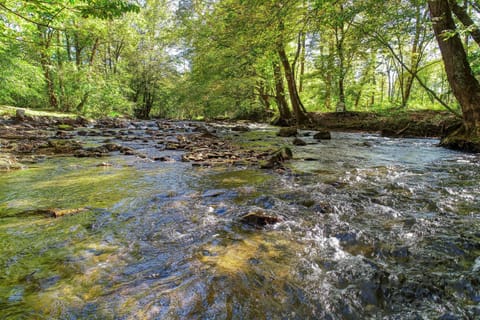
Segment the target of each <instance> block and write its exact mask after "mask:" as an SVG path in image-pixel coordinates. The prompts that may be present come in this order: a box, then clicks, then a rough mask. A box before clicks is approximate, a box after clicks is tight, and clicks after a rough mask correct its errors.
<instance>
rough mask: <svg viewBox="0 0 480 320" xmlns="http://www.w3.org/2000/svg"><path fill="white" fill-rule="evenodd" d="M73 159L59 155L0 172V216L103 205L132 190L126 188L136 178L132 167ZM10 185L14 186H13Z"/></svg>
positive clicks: (123, 196) (105, 205)
mask: <svg viewBox="0 0 480 320" xmlns="http://www.w3.org/2000/svg"><path fill="white" fill-rule="evenodd" d="M76 161H77V160H76V159H73V158H61V159H57V160H56V161H52V162H49V164H42V165H39V166H38V167H32V168H28V169H25V170H21V171H15V172H8V173H6V174H3V176H2V179H1V181H0V212H2V215H3V216H5V215H14V214H16V213H20V212H24V211H28V210H32V209H39V208H61V209H76V208H82V207H93V208H104V207H107V206H109V205H112V204H114V203H116V202H117V201H119V200H121V199H122V198H125V197H127V196H129V194H130V193H131V191H129V190H128V188H127V187H126V183H127V182H128V181H129V180H131V179H134V178H135V172H134V171H133V170H132V169H131V168H124V167H116V166H112V167H108V168H105V167H97V166H96V164H98V160H97V159H88V160H85V161H83V162H82V165H81V166H80V165H78V164H76ZM32 181H38V182H36V183H32ZM11 185H15V189H12V188H11V187H10V186H11Z"/></svg>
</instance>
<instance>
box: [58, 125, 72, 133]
mask: <svg viewBox="0 0 480 320" xmlns="http://www.w3.org/2000/svg"><path fill="white" fill-rule="evenodd" d="M57 128H58V130H63V131H72V130H73V129H74V128H73V127H72V126H71V125H69V124H59V125H58V126H57Z"/></svg>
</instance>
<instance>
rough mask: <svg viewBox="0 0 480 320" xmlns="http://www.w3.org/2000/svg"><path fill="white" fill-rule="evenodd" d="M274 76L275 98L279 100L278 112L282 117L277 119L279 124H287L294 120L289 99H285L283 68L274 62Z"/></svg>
mask: <svg viewBox="0 0 480 320" xmlns="http://www.w3.org/2000/svg"><path fill="white" fill-rule="evenodd" d="M272 66H273V76H274V78H275V92H276V93H275V100H276V102H277V107H278V112H279V113H280V118H279V119H278V121H276V122H277V123H275V124H277V125H283V126H287V125H289V124H290V122H291V121H292V113H291V112H290V109H289V108H288V103H287V100H286V99H285V86H284V84H283V75H282V69H281V68H280V65H279V64H278V63H275V62H274V63H273V64H272Z"/></svg>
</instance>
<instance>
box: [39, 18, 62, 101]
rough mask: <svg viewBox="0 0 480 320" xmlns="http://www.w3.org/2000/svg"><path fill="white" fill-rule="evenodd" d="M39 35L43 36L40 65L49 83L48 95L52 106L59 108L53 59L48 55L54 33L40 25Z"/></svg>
mask: <svg viewBox="0 0 480 320" xmlns="http://www.w3.org/2000/svg"><path fill="white" fill-rule="evenodd" d="M38 31H39V36H40V38H41V41H42V42H41V45H42V48H41V49H40V50H41V52H40V65H41V66H42V70H43V75H44V77H45V82H46V85H47V88H46V89H47V96H48V101H49V104H50V107H52V108H54V109H57V108H58V99H57V95H56V93H55V82H54V79H53V74H52V72H51V68H52V61H51V59H50V56H49V55H48V50H49V49H50V44H51V41H52V37H53V33H52V31H49V30H46V29H45V28H43V27H41V26H38Z"/></svg>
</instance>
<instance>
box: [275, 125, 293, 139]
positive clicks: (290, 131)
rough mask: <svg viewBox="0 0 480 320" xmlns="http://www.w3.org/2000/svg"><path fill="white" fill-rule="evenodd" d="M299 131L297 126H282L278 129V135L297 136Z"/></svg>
mask: <svg viewBox="0 0 480 320" xmlns="http://www.w3.org/2000/svg"><path fill="white" fill-rule="evenodd" d="M297 133H298V130H297V128H296V127H286V128H280V131H278V133H277V136H279V137H295V136H296V135H297Z"/></svg>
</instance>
